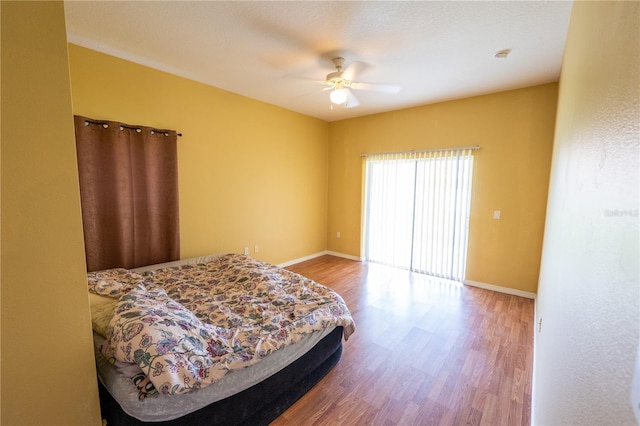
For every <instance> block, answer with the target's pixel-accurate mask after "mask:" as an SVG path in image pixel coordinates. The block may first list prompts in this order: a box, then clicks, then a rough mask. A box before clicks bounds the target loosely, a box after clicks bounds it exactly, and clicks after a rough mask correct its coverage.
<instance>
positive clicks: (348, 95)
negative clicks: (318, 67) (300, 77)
mask: <svg viewBox="0 0 640 426" xmlns="http://www.w3.org/2000/svg"><path fill="white" fill-rule="evenodd" d="M332 62H333V65H335V67H336V71H334V72H331V73H329V74H327V77H326V78H325V81H324V84H325V85H326V86H327V87H326V88H325V90H330V91H331V93H330V94H329V99H330V100H331V108H332V109H333V105H342V104H344V106H345V108H354V107H357V106H358V105H360V102H359V101H358V99H357V98H356V96H355V95H354V94H353V92H352V91H351V89H358V90H375V91H379V92H387V93H398V91H400V88H399V87H397V86H389V85H376V84H370V83H359V82H357V81H354V80H353V78H354V74H355V66H356V64H351V65H350V66H349V67H348V68H347V69H346V70H344V71H343V70H342V67H343V66H344V58H342V57H337V58H333V59H332Z"/></svg>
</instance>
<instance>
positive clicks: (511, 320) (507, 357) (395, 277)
mask: <svg viewBox="0 0 640 426" xmlns="http://www.w3.org/2000/svg"><path fill="white" fill-rule="evenodd" d="M287 269H289V270H291V271H294V272H297V273H300V274H302V275H305V276H308V277H309V278H312V279H314V280H315V281H318V282H320V283H322V284H324V285H326V286H328V287H331V288H333V289H334V290H336V291H337V292H338V293H340V294H341V295H342V297H343V298H344V300H345V301H346V303H347V306H348V307H349V309H350V311H351V313H352V315H353V318H354V320H355V323H356V332H355V333H354V334H353V335H352V336H351V338H350V339H349V340H348V341H347V342H344V343H343V354H342V359H341V360H340V361H339V362H338V364H337V365H336V366H335V367H334V369H333V370H332V371H331V372H329V374H328V375H327V376H326V377H324V378H323V379H322V380H321V381H320V382H319V383H318V384H317V385H316V386H315V387H314V388H313V389H311V391H309V392H308V393H307V394H306V395H304V396H303V397H302V398H301V399H300V400H298V401H297V402H296V403H295V404H294V405H292V406H291V407H290V408H289V409H288V410H287V411H285V412H284V413H283V414H282V415H281V416H280V417H278V418H277V419H276V420H275V421H274V422H273V423H272V425H276V426H277V425H364V424H367V425H466V424H471V425H529V424H530V412H531V373H532V356H533V316H534V301H533V300H530V299H526V298H522V297H517V296H511V295H507V294H502V293H496V292H492V291H489V290H484V289H480V288H475V287H468V286H464V285H462V284H459V283H455V282H450V281H444V280H438V279H435V278H432V277H428V276H425V275H420V274H413V273H410V272H407V271H403V270H397V269H393V268H388V267H385V266H381V265H377V264H370V263H366V262H356V261H352V260H348V259H343V258H338V257H333V256H322V257H319V258H315V259H312V260H309V261H306V262H303V263H299V264H296V265H293V266H289V267H288V268H287Z"/></svg>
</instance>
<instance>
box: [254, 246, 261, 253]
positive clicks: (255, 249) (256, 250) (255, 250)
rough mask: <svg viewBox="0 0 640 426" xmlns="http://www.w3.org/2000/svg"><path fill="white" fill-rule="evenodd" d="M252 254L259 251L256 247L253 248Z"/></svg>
mask: <svg viewBox="0 0 640 426" xmlns="http://www.w3.org/2000/svg"><path fill="white" fill-rule="evenodd" d="M253 251H254V253H257V252H259V251H260V247H258V246H257V245H256V246H255V247H254V248H253Z"/></svg>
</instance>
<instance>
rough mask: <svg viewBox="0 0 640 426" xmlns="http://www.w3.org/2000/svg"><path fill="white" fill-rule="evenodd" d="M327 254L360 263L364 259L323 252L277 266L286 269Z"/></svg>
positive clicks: (333, 252)
mask: <svg viewBox="0 0 640 426" xmlns="http://www.w3.org/2000/svg"><path fill="white" fill-rule="evenodd" d="M325 254H328V255H331V256H336V257H343V258H345V259H351V260H356V261H358V262H361V261H362V259H360V258H359V257H357V256H351V255H350V254H344V253H338V252H335V251H328V250H325V251H321V252H318V253H314V254H310V255H309V256H304V257H300V258H298V259H293V260H289V261H288V262H284V263H280V264H278V265H277V266H279V267H281V268H286V267H287V266H291V265H295V264H296V263H300V262H304V261H306V260H311V259H315V258H316V257H320V256H324V255H325Z"/></svg>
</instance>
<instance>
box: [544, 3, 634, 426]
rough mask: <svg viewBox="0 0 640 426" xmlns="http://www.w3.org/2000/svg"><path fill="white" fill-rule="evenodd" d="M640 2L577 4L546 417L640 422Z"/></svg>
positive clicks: (564, 82) (548, 312)
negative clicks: (634, 405)
mask: <svg viewBox="0 0 640 426" xmlns="http://www.w3.org/2000/svg"><path fill="white" fill-rule="evenodd" d="M639 9H640V3H639V2H636V1H633V2H575V3H574V6H573V13H572V17H571V24H570V29H569V35H568V38H567V45H566V50H565V57H564V62H563V67H562V74H561V77H560V93H559V100H558V117H557V123H556V135H555V142H554V151H553V163H552V168H551V181H550V190H549V199H548V207H547V220H546V229H545V238H544V248H543V254H542V267H541V272H540V282H539V289H538V299H537V318H536V321H539V320H540V319H542V321H543V322H542V331H541V332H538V331H536V347H535V355H534V357H535V358H534V359H535V361H534V389H533V420H534V422H535V423H536V424H541V425H560V424H573V425H578V424H580V425H612V424H615V425H621V424H636V423H637V420H636V418H635V416H634V414H633V412H632V410H631V404H630V401H629V394H630V389H631V380H632V376H633V368H634V363H635V358H636V352H637V349H638V339H639V336H638V335H639V330H640V326H639V324H640V315H639V305H640V285H639V280H638V276H639V273H638V269H639V260H638V259H639V251H638V245H639V244H638V238H639V234H638V221H639V218H638V190H639V172H638V170H639V168H640V161H639V158H638V155H639V151H638V145H639V131H640V128H639V123H640V106H639V104H640V90H639V87H640V86H639V75H640V62H639V52H640V37H639V32H640V30H639V23H640V13H639ZM536 330H537V327H536Z"/></svg>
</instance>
